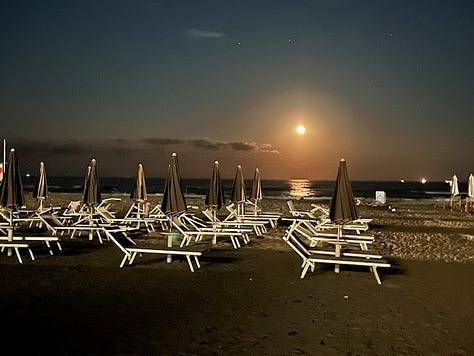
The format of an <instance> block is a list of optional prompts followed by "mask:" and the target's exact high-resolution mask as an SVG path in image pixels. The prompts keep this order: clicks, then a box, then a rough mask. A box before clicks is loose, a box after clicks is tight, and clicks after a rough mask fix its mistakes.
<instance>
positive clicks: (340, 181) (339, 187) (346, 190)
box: [329, 159, 359, 273]
mask: <svg viewBox="0 0 474 356" xmlns="http://www.w3.org/2000/svg"><path fill="white" fill-rule="evenodd" d="M358 218H359V214H358V213H357V209H356V205H355V201H354V194H353V193H352V186H351V181H350V179H349V174H348V173H347V165H346V161H345V160H344V159H341V161H340V162H339V169H338V171H337V177H336V185H335V186H334V191H333V193H332V197H331V204H330V207H329V219H330V220H331V221H332V222H334V223H335V224H336V225H337V239H338V240H339V239H340V238H341V237H342V229H343V227H344V224H345V223H348V222H350V221H354V220H357V219H358ZM335 249H336V250H335V253H336V257H339V256H340V253H341V245H340V244H336V245H335ZM334 270H335V272H336V273H339V265H338V264H336V265H335V268H334Z"/></svg>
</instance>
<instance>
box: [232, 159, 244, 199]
mask: <svg viewBox="0 0 474 356" xmlns="http://www.w3.org/2000/svg"><path fill="white" fill-rule="evenodd" d="M230 200H231V201H232V202H233V203H244V202H245V201H246V200H247V193H246V192H245V183H244V175H243V173H242V167H241V166H240V165H239V166H237V171H236V172H235V178H234V184H233V186H232V193H231V194H230Z"/></svg>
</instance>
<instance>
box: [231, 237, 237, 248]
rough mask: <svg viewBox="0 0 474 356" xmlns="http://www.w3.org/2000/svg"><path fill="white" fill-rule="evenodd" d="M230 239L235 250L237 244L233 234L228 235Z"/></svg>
mask: <svg viewBox="0 0 474 356" xmlns="http://www.w3.org/2000/svg"><path fill="white" fill-rule="evenodd" d="M230 241H232V246H233V247H234V249H236V250H237V246H236V244H235V241H234V236H231V237H230Z"/></svg>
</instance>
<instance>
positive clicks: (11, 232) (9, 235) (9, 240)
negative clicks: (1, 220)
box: [7, 211, 13, 256]
mask: <svg viewBox="0 0 474 356" xmlns="http://www.w3.org/2000/svg"><path fill="white" fill-rule="evenodd" d="M12 241H13V211H10V226H9V227H8V242H12ZM12 254H13V250H12V249H11V248H9V249H8V251H7V256H11V255H12Z"/></svg>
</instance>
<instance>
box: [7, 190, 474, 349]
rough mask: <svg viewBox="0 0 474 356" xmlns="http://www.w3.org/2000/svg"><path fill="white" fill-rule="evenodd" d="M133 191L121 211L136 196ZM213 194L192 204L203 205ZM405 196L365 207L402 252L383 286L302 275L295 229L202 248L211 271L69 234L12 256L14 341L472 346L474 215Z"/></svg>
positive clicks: (349, 271)
mask: <svg viewBox="0 0 474 356" xmlns="http://www.w3.org/2000/svg"><path fill="white" fill-rule="evenodd" d="M74 198H75V196H72V195H64V194H57V195H54V196H52V197H51V199H50V202H51V203H52V204H53V205H57V204H61V205H62V206H64V205H65V204H67V201H69V200H74ZM121 198H122V202H121V203H120V204H121V205H120V206H121V208H120V207H118V206H117V207H116V210H117V212H118V213H119V214H120V212H121V211H123V210H124V209H126V206H127V205H128V204H129V203H130V201H129V199H128V198H127V197H125V196H122V197H121ZM201 200H202V198H189V199H188V203H189V204H190V205H194V206H198V207H200V206H201ZM152 201H153V200H152ZM156 201H159V197H156ZM29 203H32V204H33V203H34V202H29ZM64 203H65V204H64ZM393 203H394V206H396V211H395V212H390V211H389V210H388V209H386V208H384V207H370V206H365V205H362V206H360V207H359V211H360V213H361V215H362V216H364V217H371V218H373V219H374V221H373V223H372V225H371V229H370V231H371V232H372V233H374V234H375V235H376V240H377V247H376V248H377V249H379V250H380V251H381V252H382V253H383V254H384V255H385V256H386V257H387V258H388V260H389V261H390V262H391V263H392V267H391V268H389V269H381V271H380V272H379V273H380V275H381V279H382V285H378V284H377V283H376V281H375V279H374V278H373V276H372V275H371V273H370V272H369V271H368V269H367V268H349V267H346V268H343V269H342V271H341V273H340V274H335V273H334V271H333V268H332V267H331V266H321V267H320V268H319V269H318V270H317V271H316V272H314V273H309V274H308V275H307V276H306V278H305V279H303V280H301V279H300V278H299V275H300V263H301V260H300V259H299V258H298V257H297V256H296V255H295V253H294V252H292V251H291V250H289V249H288V248H287V247H286V244H285V243H284V242H283V241H282V239H281V236H282V235H283V232H284V229H285V227H284V226H281V227H280V228H278V229H274V230H271V231H270V232H269V234H267V235H265V236H263V237H261V238H255V237H253V238H252V239H251V240H252V241H251V243H250V244H249V245H246V246H243V247H242V248H241V249H240V250H233V249H232V247H231V245H230V244H229V243H225V242H222V243H219V244H218V245H211V244H209V243H203V244H200V245H198V246H199V247H200V248H201V249H202V251H203V257H202V268H201V269H200V270H198V271H196V272H195V273H191V272H189V270H188V267H187V264H186V262H185V261H184V260H181V259H175V260H174V261H173V262H172V263H170V264H167V263H166V262H165V257H163V256H144V257H143V258H139V259H137V261H136V263H135V264H134V265H133V266H130V267H125V268H122V269H120V268H118V265H119V263H120V261H121V259H122V253H121V252H120V251H119V250H118V249H117V248H116V247H115V246H113V245H112V244H111V243H110V242H106V243H104V244H103V245H101V244H99V243H98V242H97V241H96V240H94V241H88V240H86V239H85V238H78V239H75V240H66V241H64V242H63V247H64V251H63V252H62V253H61V254H56V255H55V256H49V254H48V253H47V251H46V250H44V251H43V250H39V251H37V253H36V257H37V259H36V261H29V260H28V258H27V257H26V256H25V263H24V265H19V264H18V263H17V262H16V259H15V258H14V257H7V256H6V255H5V254H2V255H1V256H0V270H1V273H0V281H1V285H2V286H3V287H2V289H1V291H0V313H1V315H2V316H3V318H2V320H3V322H4V325H5V326H6V329H7V330H4V333H6V334H4V335H5V337H4V338H3V342H2V348H3V350H4V352H8V353H10V352H12V351H13V350H16V352H17V353H19V354H21V353H26V352H32V353H34V354H51V353H60V354H74V355H75V354H78V355H79V354H81V355H84V354H101V355H103V354H140V355H236V354H249V355H293V354H305V355H321V354H324V355H333V354H334V355H347V354H355V355H380V354H389V355H400V354H402V355H426V354H437V355H469V354H472V353H473V352H474V340H473V338H472V332H471V329H472V325H473V324H474V307H473V303H472V300H473V299H474V284H473V283H472V282H473V277H472V276H473V275H474V263H473V260H472V258H473V257H472V256H473V255H474V254H473V252H474V242H473V239H472V236H473V234H474V220H473V217H472V216H471V215H469V214H465V213H461V212H451V211H449V209H446V208H445V209H443V208H442V204H439V203H438V204H437V207H436V208H434V207H433V205H432V203H433V202H431V201H430V202H423V201H396V202H393ZM295 204H296V205H297V206H300V205H301V206H303V205H304V204H309V203H308V202H305V201H297V202H295ZM264 208H265V209H266V210H271V211H276V210H280V211H281V212H282V213H284V214H286V213H287V209H286V203H285V201H284V200H272V199H269V200H268V201H264ZM120 209H122V210H120ZM198 210H199V209H196V211H198ZM139 241H143V242H145V241H146V242H148V243H155V244H157V245H160V244H164V243H165V238H164V236H162V235H160V234H159V233H152V234H146V235H143V236H142V237H141V239H140V240H139Z"/></svg>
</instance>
